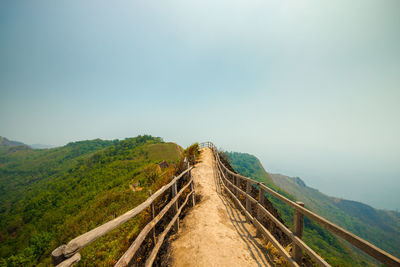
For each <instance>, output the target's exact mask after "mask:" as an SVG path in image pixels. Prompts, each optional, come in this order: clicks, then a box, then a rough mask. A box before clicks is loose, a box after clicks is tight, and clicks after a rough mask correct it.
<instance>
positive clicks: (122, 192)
mask: <svg viewBox="0 0 400 267" xmlns="http://www.w3.org/2000/svg"><path fill="white" fill-rule="evenodd" d="M10 149H11V148H9V147H1V148H0V193H1V194H0V203H1V206H0V242H1V243H0V266H33V265H39V266H47V265H50V264H51V258H50V253H51V251H52V250H53V249H54V248H56V247H58V246H59V245H61V244H65V243H66V242H68V241H69V240H70V239H72V238H74V237H76V236H78V235H79V234H82V233H84V232H87V231H88V230H90V229H92V228H94V227H96V226H98V225H101V224H103V223H105V222H107V221H109V220H110V219H113V218H115V217H116V216H119V215H121V214H123V213H124V212H126V211H127V210H129V209H132V208H133V207H135V206H137V205H138V204H140V203H141V202H143V201H144V200H145V199H146V198H147V197H148V193H147V190H148V189H151V190H153V192H155V191H156V190H157V189H158V188H160V187H161V186H162V185H163V184H165V183H166V182H167V181H169V179H170V178H171V175H172V174H174V172H175V169H176V164H177V163H178V162H179V161H180V157H181V155H182V154H183V151H182V149H181V148H180V147H179V146H177V145H176V144H173V143H164V142H163V141H162V140H161V138H155V137H151V136H138V137H136V138H129V139H125V140H123V141H118V140H114V141H103V140H99V139H97V140H92V141H82V142H74V143H70V144H68V145H66V146H64V147H59V148H53V149H40V150H32V149H30V148H26V147H25V148H23V149H11V150H10ZM161 161H166V162H167V163H168V165H169V167H166V168H164V169H162V170H161V168H160V167H159V166H158V163H160V162H161ZM133 183H140V187H141V188H143V190H140V191H133V190H132V189H131V188H130V184H133ZM143 216H146V214H142V215H140V216H137V217H136V218H134V219H133V220H131V221H129V222H128V223H126V224H124V225H123V226H121V227H119V228H117V229H116V230H114V231H112V232H111V233H110V234H108V235H106V236H105V237H103V238H100V239H99V240H98V241H96V242H94V243H93V244H92V245H90V246H88V247H87V248H85V249H84V250H83V252H82V253H81V254H82V260H81V262H80V265H90V266H98V265H100V263H101V265H111V264H113V263H115V262H116V260H118V258H119V256H121V255H122V253H123V252H124V251H125V250H126V248H127V247H128V246H129V243H130V241H131V239H132V237H133V236H134V235H135V234H137V232H138V229H139V227H140V223H141V220H142V218H143Z"/></svg>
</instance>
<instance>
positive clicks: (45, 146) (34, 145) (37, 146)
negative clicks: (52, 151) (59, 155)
mask: <svg viewBox="0 0 400 267" xmlns="http://www.w3.org/2000/svg"><path fill="white" fill-rule="evenodd" d="M30 147H31V148H33V149H46V148H53V147H55V146H52V145H43V144H32V145H30Z"/></svg>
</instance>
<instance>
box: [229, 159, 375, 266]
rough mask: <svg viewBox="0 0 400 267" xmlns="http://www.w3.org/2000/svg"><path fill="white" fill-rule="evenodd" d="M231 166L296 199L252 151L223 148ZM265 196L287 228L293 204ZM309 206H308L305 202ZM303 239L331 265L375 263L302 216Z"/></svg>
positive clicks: (290, 221)
mask: <svg viewBox="0 0 400 267" xmlns="http://www.w3.org/2000/svg"><path fill="white" fill-rule="evenodd" d="M226 154H227V155H228V157H229V159H230V164H231V165H232V167H233V168H234V169H235V170H236V171H237V172H238V173H240V174H242V175H244V176H248V177H251V178H253V179H255V180H257V181H260V182H264V183H265V184H267V185H269V186H270V187H271V188H273V189H274V190H275V191H277V192H279V193H280V194H282V195H284V196H286V197H288V198H289V199H291V200H297V197H296V196H295V195H292V194H289V193H290V192H289V193H288V192H287V191H285V188H281V187H280V186H279V185H277V184H275V183H274V182H273V180H272V178H271V176H270V175H269V174H268V173H267V172H266V171H265V170H264V168H263V166H262V165H261V163H260V161H259V160H258V159H257V158H256V157H255V156H253V155H250V154H246V153H238V152H226ZM266 196H267V198H268V199H269V200H270V201H271V202H272V203H273V205H274V206H275V208H276V209H277V210H278V211H279V213H280V216H281V217H282V218H283V220H284V221H285V224H286V225H288V227H289V228H292V226H293V223H292V222H293V208H291V207H290V206H288V205H286V204H284V203H283V202H282V201H280V200H278V199H276V198H274V197H272V196H270V195H268V194H266ZM307 207H308V206H307ZM303 240H304V241H305V242H306V243H307V244H308V245H309V246H310V247H311V248H312V249H313V250H315V251H316V252H317V253H319V254H320V255H322V257H323V258H324V259H325V260H326V261H327V262H328V263H329V264H331V265H332V266H375V265H376V263H375V262H374V261H373V260H371V259H370V258H369V257H368V256H366V255H364V254H361V253H357V252H355V251H354V249H352V248H351V247H350V246H349V244H347V243H346V242H345V241H343V240H341V239H340V238H338V237H336V236H335V235H333V234H331V233H330V232H329V231H327V230H325V229H324V228H322V227H321V226H320V225H319V224H317V223H315V222H313V221H311V220H309V219H308V218H307V217H305V218H304V232H303Z"/></svg>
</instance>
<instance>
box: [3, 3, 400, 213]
mask: <svg viewBox="0 0 400 267" xmlns="http://www.w3.org/2000/svg"><path fill="white" fill-rule="evenodd" d="M399 118H400V1H398V0H353V1H346V0H337V1H329V0H308V1H306V0H279V1H278V0H263V1H258V0H246V1H245V0H243V1H237V0H218V1H215V0H212V1H211V0H202V1H193V0H165V1H140V0H138V1H132V0H130V1H121V0H116V1H85V0H83V1H82V0H80V1H52V0H48V1H40V0H39V1H14V0H13V1H7V0H3V1H1V2H0V135H1V136H5V137H7V138H9V139H12V140H18V141H23V142H25V143H27V144H36V143H41V144H49V145H64V144H66V143H68V142H71V141H77V140H86V139H95V138H103V139H115V138H118V139H124V138H126V137H133V136H136V135H138V134H151V135H155V136H161V137H163V139H164V140H166V141H173V142H177V143H178V144H180V145H182V146H187V145H189V144H191V143H193V142H196V141H199V142H201V141H207V140H210V141H213V142H214V143H215V144H216V145H217V146H218V147H220V148H223V149H226V150H229V151H238V152H247V153H251V154H254V155H256V156H257V157H258V158H259V159H260V160H261V162H262V163H263V165H264V167H265V169H266V170H267V171H269V172H273V173H282V174H286V175H289V176H299V177H301V178H302V179H303V180H304V181H305V182H306V183H307V185H309V186H312V187H314V188H317V189H319V190H320V191H321V192H323V193H326V194H330V195H333V196H337V197H343V198H346V199H352V200H357V201H362V202H364V203H367V204H370V205H372V206H373V207H377V208H385V209H397V210H399V209H400V194H399V192H400V181H399V180H400V140H399V136H400V123H399V122H400V119H399Z"/></svg>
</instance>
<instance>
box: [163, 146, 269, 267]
mask: <svg viewBox="0 0 400 267" xmlns="http://www.w3.org/2000/svg"><path fill="white" fill-rule="evenodd" d="M192 175H193V177H194V181H195V190H196V194H199V195H200V196H201V201H200V202H199V203H198V204H197V205H196V206H195V208H194V209H192V210H190V211H189V212H188V214H187V215H186V216H185V218H184V219H183V220H182V221H181V228H180V229H179V231H178V233H177V235H176V236H175V238H173V239H174V240H173V241H172V242H171V246H170V263H171V265H172V266H229V267H233V266H272V265H273V264H272V260H271V259H270V258H269V256H268V255H267V254H265V251H266V250H265V249H263V248H262V247H263V246H264V247H265V243H264V242H263V241H262V240H261V239H259V238H257V237H256V229H255V228H254V226H253V225H251V224H250V223H248V222H246V218H245V216H244V215H242V214H241V213H240V212H239V210H237V209H236V207H235V206H234V204H233V203H232V202H231V200H230V199H228V198H227V197H226V196H225V195H223V194H222V193H221V188H220V185H219V183H218V179H217V177H216V172H215V171H214V158H213V155H212V152H211V150H210V149H209V148H203V149H202V150H201V162H200V163H198V164H197V165H196V168H194V169H193V170H192Z"/></svg>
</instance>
